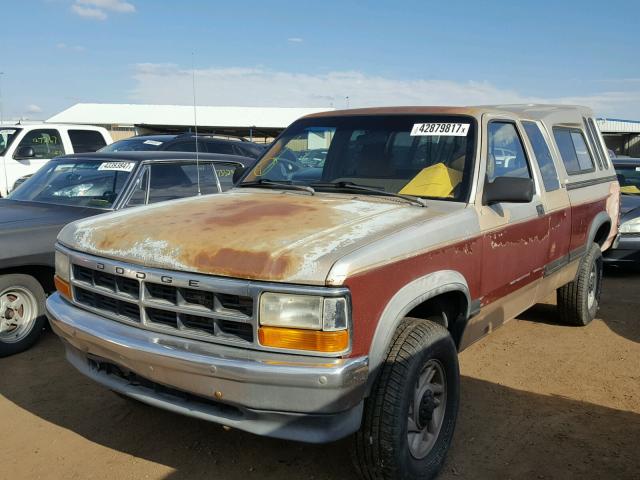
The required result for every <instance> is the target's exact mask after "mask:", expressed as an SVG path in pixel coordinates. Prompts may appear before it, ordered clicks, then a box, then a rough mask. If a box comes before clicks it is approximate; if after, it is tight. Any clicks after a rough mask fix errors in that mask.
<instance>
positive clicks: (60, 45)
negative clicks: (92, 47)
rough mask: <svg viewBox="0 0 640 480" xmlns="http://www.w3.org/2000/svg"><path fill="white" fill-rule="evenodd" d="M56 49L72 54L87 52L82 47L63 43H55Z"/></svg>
mask: <svg viewBox="0 0 640 480" xmlns="http://www.w3.org/2000/svg"><path fill="white" fill-rule="evenodd" d="M56 48H58V49H60V50H72V51H74V52H84V51H86V50H87V49H86V48H85V47H83V46H82V45H67V44H66V43H64V42H59V43H56Z"/></svg>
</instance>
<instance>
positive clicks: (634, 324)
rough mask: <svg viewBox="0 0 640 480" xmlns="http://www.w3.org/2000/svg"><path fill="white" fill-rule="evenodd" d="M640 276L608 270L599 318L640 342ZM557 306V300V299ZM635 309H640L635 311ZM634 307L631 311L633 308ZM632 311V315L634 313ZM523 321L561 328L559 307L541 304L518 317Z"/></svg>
mask: <svg viewBox="0 0 640 480" xmlns="http://www.w3.org/2000/svg"><path fill="white" fill-rule="evenodd" d="M639 290H640V273H638V272H637V271H631V270H622V269H607V270H606V272H605V275H604V277H603V284H602V297H601V301H600V310H599V311H598V314H597V318H598V319H601V320H602V321H603V322H604V323H605V324H606V325H607V327H608V328H609V329H611V330H612V331H613V332H615V333H616V334H618V335H620V336H621V337H624V338H626V339H627V340H631V341H632V342H636V343H640V313H638V312H639V311H640V296H638V294H637V292H638V291H639ZM553 301H554V303H555V298H554V299H553ZM633 306H635V307H636V308H633ZM630 307H631V308H630ZM630 312H631V314H630ZM518 319H519V320H525V321H530V322H536V323H545V324H549V325H560V319H559V317H558V314H557V312H556V307H555V304H553V305H551V304H549V303H539V304H537V305H534V306H533V307H531V308H530V309H529V310H527V311H526V312H524V313H522V314H520V315H519V316H518Z"/></svg>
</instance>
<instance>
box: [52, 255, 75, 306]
mask: <svg viewBox="0 0 640 480" xmlns="http://www.w3.org/2000/svg"><path fill="white" fill-rule="evenodd" d="M69 278H70V277H69V257H68V256H67V255H65V254H64V253H62V252H59V251H58V250H56V274H55V275H54V277H53V283H55V285H56V290H58V291H59V292H60V294H61V295H63V296H65V297H67V298H68V299H71V285H70V283H69Z"/></svg>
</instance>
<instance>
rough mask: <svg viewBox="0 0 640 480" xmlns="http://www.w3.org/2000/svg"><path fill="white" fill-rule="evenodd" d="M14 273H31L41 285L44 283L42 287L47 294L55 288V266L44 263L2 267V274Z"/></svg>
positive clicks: (0, 271)
mask: <svg viewBox="0 0 640 480" xmlns="http://www.w3.org/2000/svg"><path fill="white" fill-rule="evenodd" d="M12 273H22V274H23V275H31V276H32V277H34V278H35V279H36V280H38V282H40V285H42V288H43V289H44V291H45V293H47V294H49V293H51V292H53V291H54V290H55V285H54V283H53V275H54V273H55V269H54V268H53V267H47V266H44V265H28V266H24V267H12V268H3V269H0V275H9V274H12Z"/></svg>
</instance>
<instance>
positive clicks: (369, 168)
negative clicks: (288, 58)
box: [243, 115, 475, 201]
mask: <svg viewBox="0 0 640 480" xmlns="http://www.w3.org/2000/svg"><path fill="white" fill-rule="evenodd" d="M474 144H475V120H474V119H472V118H471V117H466V116H430V115H376V116H358V115H353V116H344V117H342V116H341V117H333V118H331V117H323V118H312V119H303V120H299V121H298V122H296V123H294V124H293V125H292V126H291V127H289V128H288V129H287V130H285V132H284V133H283V134H282V136H281V137H280V138H279V139H278V140H277V141H276V142H275V144H274V145H273V146H272V147H271V148H270V149H269V151H268V152H267V153H266V154H265V155H264V156H263V157H262V159H261V160H260V161H259V162H258V163H257V164H256V166H255V168H254V169H253V170H252V171H251V173H249V175H248V176H247V177H246V178H245V179H244V181H243V183H249V182H256V181H262V180H269V181H274V182H282V181H286V182H289V183H292V184H294V185H309V186H312V187H313V188H314V189H315V190H323V189H330V188H332V187H331V185H330V184H332V183H337V182H351V183H354V184H358V185H362V186H367V187H373V188H375V189H378V190H383V191H385V192H390V193H399V194H404V195H412V196H418V197H425V198H435V199H443V200H454V201H466V200H467V197H468V190H469V188H468V186H469V183H470V180H469V179H470V177H471V172H472V167H473V165H472V164H473V151H474ZM362 194H367V193H366V192H362ZM368 194H372V195H375V192H369V193H368Z"/></svg>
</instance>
